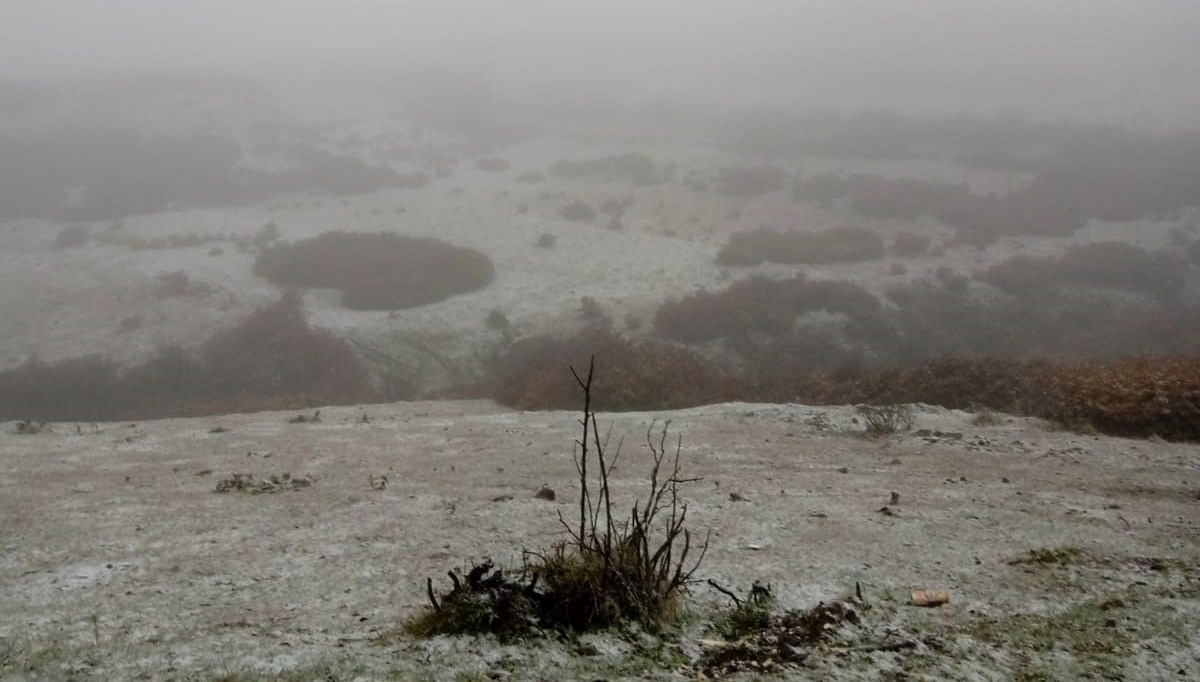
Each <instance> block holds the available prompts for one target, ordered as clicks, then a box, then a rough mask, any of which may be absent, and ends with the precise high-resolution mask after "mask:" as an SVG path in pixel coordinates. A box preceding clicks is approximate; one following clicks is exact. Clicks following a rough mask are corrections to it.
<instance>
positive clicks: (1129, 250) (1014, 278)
mask: <svg viewBox="0 0 1200 682" xmlns="http://www.w3.org/2000/svg"><path fill="white" fill-rule="evenodd" d="M1187 269H1188V266H1187V263H1185V262H1184V261H1183V260H1182V259H1181V258H1178V257H1177V256H1175V255H1173V254H1169V253H1151V252H1148V251H1146V250H1144V249H1141V248H1138V247H1136V246H1133V245H1130V244H1126V243H1124V242H1098V243H1094V244H1086V245H1083V246H1073V247H1071V248H1070V249H1068V250H1067V251H1066V252H1065V253H1063V254H1062V255H1061V256H1058V257H1048V258H1034V257H1032V256H1014V257H1013V258H1010V259H1009V260H1006V261H1004V262H1003V263H999V264H997V265H994V266H992V267H991V268H989V269H987V270H986V271H984V272H983V273H982V274H981V275H980V278H981V279H982V280H983V281H985V282H987V283H988V284H991V285H993V286H995V287H996V288H998V289H1000V290H1001V291H1004V292H1006V293H1010V294H1025V295H1040V294H1042V293H1044V292H1045V291H1046V290H1048V289H1051V288H1054V287H1057V286H1062V285H1085V286H1098V287H1108V288H1113V289H1123V290H1126V291H1130V292H1134V293H1143V294H1150V295H1152V296H1155V297H1157V298H1160V299H1163V300H1168V301H1169V300H1173V299H1175V298H1177V297H1178V296H1179V295H1180V294H1181V293H1183V290H1184V288H1185V287H1186V286H1187Z"/></svg>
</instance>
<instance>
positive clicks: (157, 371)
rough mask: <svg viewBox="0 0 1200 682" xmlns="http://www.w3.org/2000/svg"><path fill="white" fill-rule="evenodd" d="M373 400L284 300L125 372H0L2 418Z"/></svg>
mask: <svg viewBox="0 0 1200 682" xmlns="http://www.w3.org/2000/svg"><path fill="white" fill-rule="evenodd" d="M376 395H377V394H376V391H375V389H374V388H373V387H372V384H371V382H370V379H369V376H368V374H367V371H366V368H365V366H364V365H363V364H362V362H361V360H360V359H359V357H358V355H357V354H356V353H355V352H354V351H353V349H351V347H350V345H349V344H348V343H346V342H345V341H343V340H341V339H338V338H337V337H335V336H333V335H332V334H330V333H328V332H325V331H322V330H318V329H314V328H312V327H311V326H310V325H309V324H308V323H307V322H306V321H305V319H304V315H303V313H302V312H301V310H300V307H299V299H298V298H297V297H296V296H294V295H289V296H285V297H284V298H283V299H282V300H281V301H279V302H277V303H274V304H272V305H269V306H267V307H265V308H262V309H260V310H258V311H255V312H254V313H252V314H251V315H249V316H248V317H247V318H245V319H244V320H242V321H241V322H240V323H239V324H238V325H237V326H235V327H233V328H232V329H230V330H228V331H226V332H224V333H221V334H218V335H216V336H214V337H213V338H211V339H209V340H208V341H206V342H205V343H204V344H203V345H202V346H201V347H200V348H199V349H197V350H196V351H195V352H188V351H185V350H183V349H181V348H180V347H178V346H167V347H164V348H161V349H159V351H158V353H157V354H156V355H155V356H154V357H152V358H151V359H150V360H148V361H146V362H144V363H142V364H140V365H135V366H133V367H129V368H126V369H124V370H123V371H122V370H119V369H118V367H117V365H116V364H115V363H112V362H111V361H108V360H105V359H103V358H100V357H98V356H85V357H80V358H73V359H68V360H62V361H59V362H55V363H43V362H39V361H36V360H31V361H29V362H28V363H26V364H25V365H23V366H21V367H17V368H15V369H11V370H7V371H4V372H0V419H38V420H47V421H114V420H119V419H153V418H160V417H169V416H188V415H199V414H219V413H229V412H249V411H254V410H264V409H284V408H297V407H310V406H319V405H328V404H339V403H340V404H347V403H349V404H353V403H361V402H369V401H371V400H374V399H375V397H376Z"/></svg>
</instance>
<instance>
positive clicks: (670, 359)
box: [492, 328, 745, 411]
mask: <svg viewBox="0 0 1200 682" xmlns="http://www.w3.org/2000/svg"><path fill="white" fill-rule="evenodd" d="M592 355H595V356H596V357H597V358H599V359H600V361H601V362H603V363H604V367H605V368H606V369H605V371H604V373H603V374H602V375H600V376H598V377H597V378H596V386H595V389H596V395H595V400H596V405H595V408H596V409H597V410H605V411H621V410H648V409H670V408H680V407H691V406H695V405H703V404H707V403H713V402H723V401H726V400H732V399H735V398H736V397H737V396H739V395H742V394H744V392H745V390H744V388H743V387H742V384H741V382H740V381H738V380H736V379H733V378H730V377H728V376H726V375H724V374H722V373H721V372H719V371H717V370H716V369H715V368H713V367H712V366H711V365H710V364H709V363H707V362H706V361H705V360H704V359H703V358H701V357H700V356H699V355H698V354H696V353H695V352H693V351H690V350H687V349H685V348H680V347H677V346H672V345H667V344H661V343H654V342H649V341H634V340H631V339H628V338H624V337H621V336H618V335H615V334H613V333H612V332H610V331H607V330H600V329H595V328H590V329H585V330H583V331H581V332H579V333H578V334H575V335H574V336H569V337H552V336H539V337H533V338H530V339H525V340H523V341H519V342H517V343H516V344H514V345H513V346H511V347H510V348H509V349H507V350H506V351H505V352H504V353H503V354H502V355H500V356H499V357H497V358H496V359H495V360H494V361H493V363H492V368H493V369H492V374H493V377H494V379H493V381H494V388H493V389H492V393H493V395H494V396H495V397H496V399H497V400H498V401H500V402H502V403H504V404H506V405H511V406H513V407H518V408H521V409H579V408H580V407H581V405H582V403H581V400H582V399H581V397H580V395H579V390H578V386H577V385H576V384H575V380H574V378H573V377H572V376H571V374H570V373H569V372H565V371H564V369H565V368H567V367H570V366H572V365H574V366H583V364H584V363H586V362H587V360H588V358H589V357H590V356H592Z"/></svg>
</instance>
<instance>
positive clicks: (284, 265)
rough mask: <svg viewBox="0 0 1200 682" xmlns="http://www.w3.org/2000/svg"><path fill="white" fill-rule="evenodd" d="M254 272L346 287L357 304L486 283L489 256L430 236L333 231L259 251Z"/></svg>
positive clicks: (419, 297) (288, 282)
mask: <svg viewBox="0 0 1200 682" xmlns="http://www.w3.org/2000/svg"><path fill="white" fill-rule="evenodd" d="M254 272H255V273H256V274H258V275H261V276H263V277H265V278H267V279H268V280H270V281H272V282H274V283H275V284H279V285H281V286H285V287H290V286H305V287H325V288H333V289H339V290H341V292H342V304H343V305H345V306H346V307H347V308H353V309H356V310H394V309H400V308H411V307H415V306H421V305H428V304H430V303H436V302H438V301H441V300H443V299H446V298H448V297H450V296H453V295H455V294H461V293H465V292H468V291H474V290H476V289H480V288H482V287H485V286H487V285H488V284H489V283H490V282H491V281H492V278H493V277H494V276H495V269H494V268H493V266H492V262H491V260H490V259H489V258H488V257H487V256H486V255H484V254H483V253H480V252H478V251H475V250H474V249H468V248H464V247H459V246H452V245H450V244H447V243H445V242H442V241H439V240H437V239H433V238H431V237H408V236H401V235H395V234H386V233H380V234H363V233H349V232H330V233H326V234H323V235H320V236H318V237H313V238H312V239H306V240H303V241H300V242H296V243H294V244H285V245H281V246H275V247H272V248H270V249H267V250H266V251H264V252H263V253H262V254H261V255H259V257H258V260H257V261H256V263H255V265H254Z"/></svg>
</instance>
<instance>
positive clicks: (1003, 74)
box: [0, 0, 1200, 127]
mask: <svg viewBox="0 0 1200 682" xmlns="http://www.w3.org/2000/svg"><path fill="white" fill-rule="evenodd" d="M1198 27H1200V4H1197V3H1195V2H1192V1H1191V0H1139V1H1138V2H1130V1H1128V0H1061V1H1057V2H1044V1H1041V0H1012V1H1008V2H989V1H985V0H968V1H963V0H906V1H904V2H897V1H894V0H756V1H754V2H732V1H721V0H655V1H654V2H640V1H634V0H607V1H604V2H598V1H591V0H589V1H586V2H560V1H555V0H513V1H510V2H493V1H491V0H451V1H448V2H427V1H423V0H422V1H405V2H394V1H384V0H354V1H351V2H331V1H329V2H316V1H313V0H256V1H255V2H240V1H234V0H176V1H173V2H169V3H168V2H158V1H156V0H107V1H105V2H92V1H90V0H46V1H43V2H36V3H33V2H6V3H3V5H2V6H0V74H2V75H3V76H4V77H7V78H32V79H41V78H47V77H59V78H61V77H79V76H84V75H94V74H111V73H114V72H128V71H154V72H163V71H176V70H180V71H187V72H192V73H196V72H200V73H205V74H236V75H240V76H249V77H253V78H256V79H265V80H267V81H269V82H276V83H288V84H290V85H291V86H299V85H317V86H324V87H333V86H334V85H337V86H339V87H341V86H345V85H347V84H363V85H364V86H369V87H374V88H378V87H379V85H380V83H386V82H388V80H389V79H394V78H396V77H397V76H406V77H410V78H411V76H412V74H413V73H426V74H439V73H452V74H454V75H455V77H456V78H458V79H460V80H462V79H470V80H472V81H473V82H476V83H484V84H486V86H487V87H488V88H492V89H496V90H499V91H502V92H508V93H512V92H521V93H524V94H527V95H529V96H538V97H562V98H571V97H582V96H586V97H588V98H591V97H594V96H596V95H597V93H603V94H604V95H605V96H606V97H610V98H624V99H637V98H644V97H656V98H663V97H666V98H676V97H678V98H685V99H686V100H688V101H703V102H706V103H709V104H713V105H724V106H731V105H739V104H740V105H744V104H747V103H760V104H773V105H778V104H786V105H789V106H791V105H798V106H805V107H814V106H817V107H834V108H863V107H871V108H882V109H892V110H906V111H915V112H928V111H931V110H932V111H947V110H949V111H964V110H966V111H983V112H995V111H998V110H1005V111H1019V112H1022V113H1023V114H1027V115H1032V116H1043V117H1052V118H1054V117H1068V118H1088V119H1091V120H1103V121H1121V122H1139V123H1141V124H1143V125H1146V126H1169V127H1177V126H1194V125H1196V123H1197V111H1198V110H1200V107H1198V106H1197V99H1198V98H1200V95H1197V94H1195V91H1196V90H1197V89H1196V88H1195V87H1194V86H1195V83H1197V82H1200V43H1198V42H1197V41H1196V40H1195V37H1196V33H1197V30H1198ZM393 82H394V81H393Z"/></svg>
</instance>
